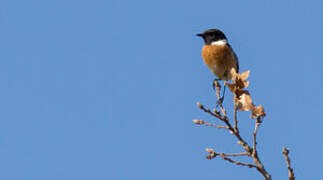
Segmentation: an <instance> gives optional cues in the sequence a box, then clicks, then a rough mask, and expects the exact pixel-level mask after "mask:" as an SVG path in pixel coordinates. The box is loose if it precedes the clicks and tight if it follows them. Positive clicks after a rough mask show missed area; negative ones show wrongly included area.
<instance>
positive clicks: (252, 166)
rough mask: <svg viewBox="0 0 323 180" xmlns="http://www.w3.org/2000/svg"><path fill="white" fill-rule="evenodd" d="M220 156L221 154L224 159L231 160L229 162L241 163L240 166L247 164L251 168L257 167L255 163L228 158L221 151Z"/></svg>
mask: <svg viewBox="0 0 323 180" xmlns="http://www.w3.org/2000/svg"><path fill="white" fill-rule="evenodd" d="M218 155H219V156H221V157H222V159H224V160H226V161H229V162H231V163H234V164H236V165H239V166H247V167H249V168H256V166H255V165H253V164H246V163H242V162H240V161H237V160H233V159H231V158H228V157H227V156H226V155H225V154H223V153H221V154H218Z"/></svg>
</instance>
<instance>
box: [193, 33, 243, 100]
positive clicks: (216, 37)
mask: <svg viewBox="0 0 323 180" xmlns="http://www.w3.org/2000/svg"><path fill="white" fill-rule="evenodd" d="M197 36H200V37H202V38H203V40H204V42H205V45H204V46H203V48H202V57H203V60H204V63H205V64H206V65H207V67H208V68H209V69H210V70H211V71H212V73H213V74H214V75H216V76H217V77H218V78H216V79H214V81H217V80H225V81H228V80H232V75H231V69H232V68H233V69H234V70H235V71H236V73H238V72H239V62H238V57H237V55H236V54H235V53H234V51H233V49H232V48H231V46H230V44H229V43H228V39H227V38H226V36H225V35H224V33H223V32H222V31H220V30H219V29H209V30H206V31H204V32H203V33H201V34H197ZM212 85H213V88H215V82H213V84H212ZM225 87H226V86H224V89H223V95H222V97H221V99H220V102H221V103H222V101H223V99H224V93H225Z"/></svg>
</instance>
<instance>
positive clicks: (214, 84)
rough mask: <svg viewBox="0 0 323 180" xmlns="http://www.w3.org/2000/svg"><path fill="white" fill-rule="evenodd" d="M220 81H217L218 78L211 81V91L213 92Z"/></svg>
mask: <svg viewBox="0 0 323 180" xmlns="http://www.w3.org/2000/svg"><path fill="white" fill-rule="evenodd" d="M220 80H221V79H218V78H215V79H214V80H213V83H212V87H213V90H215V87H216V86H217V85H219V81H220Z"/></svg>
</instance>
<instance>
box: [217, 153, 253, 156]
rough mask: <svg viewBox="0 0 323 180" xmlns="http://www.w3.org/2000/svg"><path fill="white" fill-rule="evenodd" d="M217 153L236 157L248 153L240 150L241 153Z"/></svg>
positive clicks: (247, 154)
mask: <svg viewBox="0 0 323 180" xmlns="http://www.w3.org/2000/svg"><path fill="white" fill-rule="evenodd" d="M218 154H219V155H220V154H222V155H224V156H230V157H237V156H249V153H246V152H241V153H231V154H226V153H218Z"/></svg>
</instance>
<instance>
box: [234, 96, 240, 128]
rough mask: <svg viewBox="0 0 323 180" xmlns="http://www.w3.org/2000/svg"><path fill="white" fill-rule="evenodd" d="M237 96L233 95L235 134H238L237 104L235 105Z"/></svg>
mask: <svg viewBox="0 0 323 180" xmlns="http://www.w3.org/2000/svg"><path fill="white" fill-rule="evenodd" d="M236 99H237V95H236V94H234V100H233V101H234V130H235V131H236V133H239V129H238V118H237V103H236Z"/></svg>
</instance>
